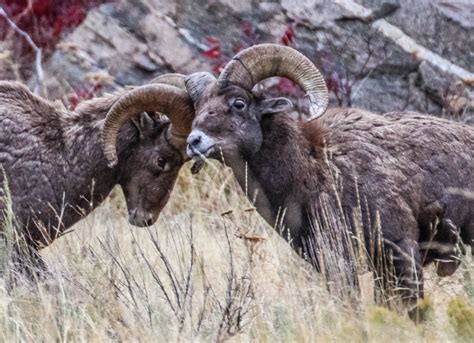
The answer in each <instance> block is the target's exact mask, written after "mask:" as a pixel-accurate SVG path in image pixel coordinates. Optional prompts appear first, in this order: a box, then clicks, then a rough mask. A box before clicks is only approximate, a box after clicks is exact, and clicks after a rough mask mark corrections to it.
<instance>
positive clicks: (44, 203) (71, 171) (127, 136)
mask: <svg viewBox="0 0 474 343" xmlns="http://www.w3.org/2000/svg"><path fill="white" fill-rule="evenodd" d="M193 117H194V111H193V108H192V103H191V99H190V98H189V97H188V96H187V93H186V91H185V90H184V76H183V75H178V74H167V75H163V76H161V77H158V78H156V79H154V80H152V81H151V83H150V84H146V85H144V86H140V87H127V88H125V89H122V90H119V91H117V92H115V93H114V94H108V95H106V96H104V97H100V98H94V99H91V100H88V101H86V102H84V103H82V104H80V105H79V107H77V108H76V110H75V111H68V110H66V109H65V108H64V107H63V106H62V105H61V104H59V103H53V102H50V101H48V100H46V99H43V98H40V97H38V96H36V95H34V94H33V93H31V92H30V91H29V90H28V88H26V87H25V86H24V85H22V84H20V83H17V82H9V81H0V121H1V122H2V126H1V134H0V136H1V137H2V138H1V140H2V142H4V143H5V144H0V165H1V166H2V172H1V173H0V185H1V186H0V211H1V212H2V213H3V211H4V210H7V208H8V207H7V206H9V205H8V202H6V201H4V199H6V198H4V196H5V195H6V194H8V196H9V197H10V198H11V206H12V210H13V213H12V214H13V216H14V224H15V227H16V229H17V232H18V234H19V236H24V238H25V240H26V249H19V248H18V249H16V246H15V251H17V253H16V255H18V256H17V258H15V261H17V262H16V263H17V264H19V266H18V267H19V269H20V270H21V271H25V272H27V273H28V274H29V275H31V274H32V272H35V271H37V270H38V268H40V267H42V266H43V262H42V260H41V258H40V255H39V253H38V250H39V249H40V248H42V247H44V246H47V245H49V244H50V243H51V242H52V241H53V240H55V239H56V238H57V237H59V236H60V235H61V234H62V233H63V232H65V231H67V229H69V228H70V227H71V226H72V225H73V224H75V223H76V222H77V221H79V220H80V219H81V218H83V217H84V216H86V215H87V214H89V213H90V212H91V211H92V210H93V209H94V208H96V207H97V206H98V205H99V204H100V203H101V202H102V201H103V200H104V199H105V198H106V197H107V195H108V194H109V193H110V191H111V190H112V188H113V187H114V186H115V185H116V184H120V185H121V187H122V189H123V190H124V194H125V197H126V201H127V207H128V211H129V221H130V222H131V223H132V224H134V225H137V226H146V225H151V224H152V223H154V222H155V221H156V219H157V218H158V215H159V213H160V212H161V210H162V209H163V206H164V205H165V204H166V202H167V200H168V197H169V194H170V192H171V190H172V188H173V185H174V182H175V180H176V177H177V175H178V171H179V170H180V168H181V166H182V165H183V163H184V162H185V161H186V159H187V156H186V153H185V144H186V136H187V135H188V134H189V132H190V129H191V122H192V119H193ZM20 131H21V132H22V134H21V135H18V134H17V132H20ZM102 144H103V145H102ZM5 185H8V188H5V187H6V186H5ZM3 228H4V223H3V222H2V223H0V232H1V231H2V229H3ZM31 260H33V261H31ZM31 262H33V263H31Z"/></svg>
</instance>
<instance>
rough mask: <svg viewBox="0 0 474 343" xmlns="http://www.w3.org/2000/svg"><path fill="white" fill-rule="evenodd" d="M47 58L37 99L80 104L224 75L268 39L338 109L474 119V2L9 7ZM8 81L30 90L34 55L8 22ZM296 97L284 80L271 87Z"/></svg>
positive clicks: (15, 1) (11, 0) (133, 1)
mask: <svg viewBox="0 0 474 343" xmlns="http://www.w3.org/2000/svg"><path fill="white" fill-rule="evenodd" d="M0 4H2V7H3V8H4V10H5V12H6V14H7V15H8V16H9V17H10V18H11V20H13V21H14V22H15V23H17V24H18V26H19V27H20V28H21V29H22V30H24V31H25V32H26V33H28V34H29V35H30V36H31V38H32V40H33V41H34V42H35V44H36V45H37V46H38V47H39V48H41V50H42V65H43V70H44V77H43V80H42V89H41V92H42V93H43V94H44V95H47V96H48V97H49V98H55V99H56V98H60V99H62V100H63V101H64V102H66V103H68V104H69V106H70V107H74V106H75V105H76V104H77V102H78V101H81V100H83V99H87V98H89V97H91V96H93V95H97V94H99V93H101V92H102V91H103V90H110V89H114V88H116V87H118V86H123V85H130V84H140V83H143V82H144V81H146V80H149V79H151V78H152V77H153V76H155V75H159V74H161V73H165V72H180V73H191V72H195V71H199V70H205V71H212V72H214V73H216V74H218V73H219V71H220V69H221V68H222V67H223V65H224V64H225V63H226V62H227V61H228V60H229V59H230V58H231V57H232V56H233V55H234V54H235V53H236V52H238V51H240V50H241V49H243V48H246V47H248V46H251V45H253V44H258V43H264V42H272V43H280V44H284V45H289V46H292V47H295V48H297V49H298V50H300V51H302V52H303V53H304V54H305V55H306V56H308V57H309V58H310V59H311V60H312V61H313V62H314V63H315V64H316V65H317V66H318V67H319V68H320V69H321V70H322V71H323V74H324V75H325V77H326V81H327V84H328V87H329V89H330V92H331V99H332V104H333V105H341V106H357V107H362V108H366V109H369V110H372V111H377V112H388V111H400V110H415V111H420V112H429V113H432V114H435V115H445V116H449V117H453V118H455V119H460V120H464V121H473V119H472V114H473V111H474V100H473V99H474V97H473V88H472V87H473V86H474V79H473V78H474V74H473V72H474V71H473V70H472V68H473V65H474V39H472V37H473V36H474V3H473V2H472V1H471V0H457V1H443V0H433V1H417V0H398V1H390V2H385V1H381V0H358V1H354V0H340V1H317V0H270V1H256V0H242V1H230V0H210V1H201V0H198V1H194V0H177V1H168V0H129V1H120V0H92V1H86V0H76V1H74V0H2V1H0ZM0 51H1V54H0V78H2V79H20V80H22V81H24V82H27V83H29V84H30V85H31V86H32V87H34V84H35V82H37V80H36V78H37V73H35V51H34V50H33V49H32V48H31V46H30V44H29V43H28V42H27V40H25V39H24V38H22V37H21V36H19V35H18V34H17V33H15V32H14V31H13V30H12V29H11V28H10V27H9V25H8V24H7V23H6V22H5V20H1V18H0ZM272 85H273V86H275V87H277V90H278V91H279V92H283V93H286V95H290V96H291V95H293V96H297V95H298V90H297V88H296V87H294V86H293V85H292V84H291V82H289V81H287V80H279V81H274V82H273V83H271V84H270V86H272Z"/></svg>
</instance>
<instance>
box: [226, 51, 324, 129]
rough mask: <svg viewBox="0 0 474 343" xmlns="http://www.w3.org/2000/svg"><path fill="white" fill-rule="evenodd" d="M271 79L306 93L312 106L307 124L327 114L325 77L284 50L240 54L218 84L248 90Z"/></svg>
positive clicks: (298, 55) (304, 59) (297, 54)
mask: <svg viewBox="0 0 474 343" xmlns="http://www.w3.org/2000/svg"><path fill="white" fill-rule="evenodd" d="M273 76H280V77H286V78H288V79H290V80H293V81H294V82H296V83H297V84H298V85H299V86H300V87H301V88H302V89H303V90H304V91H305V92H306V96H307V97H308V98H309V101H310V104H311V107H310V111H311V117H310V119H309V120H312V119H315V118H318V117H319V116H321V115H322V114H323V113H324V112H325V111H326V108H327V106H328V102H329V95H328V90H327V87H326V82H325V81H324V77H323V76H322V74H321V73H320V72H319V70H318V69H317V68H316V67H315V66H314V64H313V63H312V62H311V61H310V60H309V59H308V58H307V57H306V56H304V55H303V54H301V53H300V52H298V51H297V50H295V49H293V48H290V47H287V46H282V45H277V44H260V45H255V46H252V47H250V48H247V49H245V50H242V51H241V52H240V53H238V54H237V55H236V56H234V58H233V59H232V60H231V61H230V62H229V63H228V64H227V65H226V66H225V68H224V70H223V71H222V73H221V74H220V76H219V79H218V81H219V83H220V84H221V85H222V86H226V85H227V84H228V83H232V84H236V85H238V86H240V87H242V88H244V89H247V90H251V89H252V88H253V86H255V85H256V84H257V83H258V82H260V81H262V80H264V79H267V78H269V77H273Z"/></svg>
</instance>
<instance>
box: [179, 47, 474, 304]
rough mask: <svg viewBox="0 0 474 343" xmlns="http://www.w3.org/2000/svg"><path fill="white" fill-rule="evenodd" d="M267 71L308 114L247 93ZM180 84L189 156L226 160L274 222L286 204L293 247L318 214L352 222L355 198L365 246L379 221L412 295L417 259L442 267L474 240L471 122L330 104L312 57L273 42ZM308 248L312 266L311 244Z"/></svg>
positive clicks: (304, 239) (418, 289)
mask: <svg viewBox="0 0 474 343" xmlns="http://www.w3.org/2000/svg"><path fill="white" fill-rule="evenodd" d="M272 76H281V77H287V78H289V79H291V80H293V81H294V82H296V83H297V84H298V85H299V86H300V87H301V88H302V89H303V90H304V91H305V92H306V94H307V96H308V98H309V100H310V102H311V114H312V116H311V120H308V121H305V122H297V121H295V120H293V119H291V118H290V117H289V112H290V110H291V109H292V104H291V102H290V101H289V100H287V99H286V98H273V99H264V98H262V97H259V96H256V95H255V94H254V93H253V92H252V88H253V87H254V86H255V84H257V83H258V82H260V81H262V80H264V79H266V78H269V77H272ZM186 87H187V90H188V93H189V95H190V96H191V98H192V99H193V102H194V106H195V111H196V116H195V119H194V122H193V131H192V132H191V134H190V136H189V137H188V155H189V156H190V157H192V158H200V157H209V158H214V159H218V160H220V161H222V162H225V164H227V165H229V166H230V167H231V168H232V169H233V171H234V174H235V175H236V177H237V179H238V181H239V183H240V185H241V186H242V187H243V188H244V187H245V189H246V190H247V189H248V195H249V197H250V198H253V197H256V202H255V204H256V208H257V210H258V211H259V213H260V214H261V215H262V216H263V217H264V218H265V219H266V220H267V221H268V222H269V223H270V224H271V225H274V223H275V221H276V220H277V217H278V214H281V213H283V212H285V211H286V214H285V216H284V222H285V224H286V226H287V227H288V230H289V231H290V233H291V235H290V236H291V238H292V240H293V245H294V247H295V248H297V249H300V248H301V249H308V250H309V247H318V242H315V240H317V238H316V237H315V229H314V228H315V227H316V226H318V225H319V226H320V227H321V230H325V229H326V230H327V228H325V226H324V217H328V216H329V217H331V218H333V217H334V218H338V219H337V220H338V222H339V223H347V226H348V227H349V228H351V230H355V226H356V225H357V220H356V218H355V211H354V209H355V208H356V207H357V204H358V203H359V204H361V203H362V206H360V207H361V208H360V211H361V217H362V218H361V219H362V224H363V228H364V236H365V242H366V245H367V247H366V249H367V251H370V247H369V246H368V244H369V243H368V242H369V241H370V240H371V237H372V238H373V235H372V232H371V230H372V226H373V225H374V223H377V222H379V223H380V227H381V231H382V234H383V242H384V246H385V249H386V250H388V251H390V252H391V253H392V254H393V266H394V269H395V273H396V275H397V277H398V282H399V286H400V287H401V288H403V289H404V291H403V292H402V294H401V295H402V296H403V297H404V298H405V299H408V300H413V299H416V298H417V297H419V296H423V278H422V266H423V264H426V263H429V262H431V261H433V260H435V259H436V260H438V273H439V274H440V275H449V274H451V273H453V272H454V271H455V270H456V268H457V266H458V264H459V263H458V257H459V256H458V255H459V250H458V249H457V246H458V243H460V240H461V239H462V241H464V242H465V243H467V244H472V241H473V239H474V200H473V199H472V198H469V197H466V196H465V193H467V192H469V191H471V192H472V191H474V128H473V127H471V126H467V125H462V124H460V123H455V122H451V121H448V120H443V119H439V118H435V117H431V116H427V115H422V114H417V113H413V112H404V113H392V114H387V115H385V116H381V115H376V114H372V113H369V112H366V111H364V110H359V109H352V108H346V109H344V108H334V109H328V110H326V107H327V105H328V92H327V89H326V86H325V82H324V79H323V76H322V75H321V74H320V73H319V71H318V70H317V69H316V67H314V65H313V64H312V63H311V62H310V61H309V60H308V59H307V58H306V57H305V56H303V55H302V54H300V53H299V52H297V51H296V50H294V49H291V48H288V47H283V46H278V45H272V44H264V45H260V46H255V47H252V48H249V49H246V50H244V51H242V52H241V53H239V54H238V55H236V56H235V57H234V58H233V59H232V61H231V62H229V64H228V65H227V66H226V67H225V69H224V70H223V72H222V73H221V75H220V76H219V78H218V79H217V80H216V79H215V78H214V77H213V76H212V75H210V74H208V73H196V74H192V75H190V76H189V77H188V78H187V80H186ZM456 190H457V191H456ZM257 191H258V193H257ZM279 220H280V219H279ZM336 226H337V225H336ZM341 227H342V225H341ZM333 229H334V228H333ZM336 235H338V233H337V232H336ZM375 253H376V252H375ZM308 254H309V255H310V256H312V257H313V261H312V262H314V264H315V266H316V267H318V265H319V264H320V262H321V261H317V259H318V257H317V254H314V253H312V254H311V253H308ZM346 258H347V259H348V263H350V258H349V256H346ZM350 270H351V269H350Z"/></svg>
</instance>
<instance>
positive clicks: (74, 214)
mask: <svg viewBox="0 0 474 343" xmlns="http://www.w3.org/2000/svg"><path fill="white" fill-rule="evenodd" d="M106 113H107V112H106V111H104V112H100V111H99V112H98V113H97V117H96V118H90V117H89V118H85V120H84V121H83V122H76V123H71V124H70V125H69V126H67V127H65V131H66V132H69V134H68V135H67V136H66V140H67V142H66V144H65V147H64V149H65V150H64V153H65V154H66V156H65V160H66V161H67V163H66V164H65V169H64V172H63V175H64V187H63V190H64V192H63V193H62V194H63V199H60V201H61V203H60V206H61V207H63V209H64V211H65V215H64V217H63V222H62V225H63V226H64V227H66V228H67V227H68V226H70V225H72V224H74V223H75V222H77V221H79V220H80V219H82V218H83V217H84V216H85V215H87V214H88V213H90V212H91V211H92V210H93V209H94V208H96V207H97V206H98V205H99V204H100V203H101V202H102V201H103V200H104V199H105V198H106V197H107V196H108V195H109V193H110V192H111V190H112V188H113V187H114V186H115V185H116V184H117V181H118V177H119V175H118V170H119V168H117V167H114V168H109V167H108V166H107V164H106V161H105V158H104V156H103V152H102V148H101V140H100V132H101V128H102V126H103V122H104V118H105V115H106ZM133 137H134V131H133V128H132V127H131V125H125V126H124V127H123V129H122V130H121V131H120V133H119V136H118V139H117V149H118V153H119V156H123V154H124V150H125V148H126V147H127V145H129V144H130V142H131V141H132V140H133ZM60 192H61V191H60Z"/></svg>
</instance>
